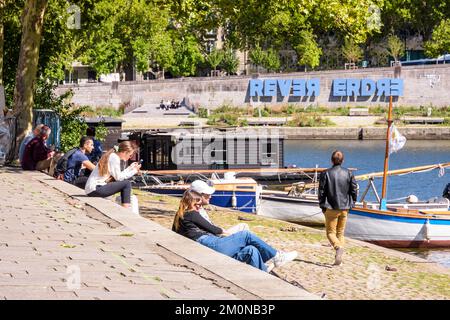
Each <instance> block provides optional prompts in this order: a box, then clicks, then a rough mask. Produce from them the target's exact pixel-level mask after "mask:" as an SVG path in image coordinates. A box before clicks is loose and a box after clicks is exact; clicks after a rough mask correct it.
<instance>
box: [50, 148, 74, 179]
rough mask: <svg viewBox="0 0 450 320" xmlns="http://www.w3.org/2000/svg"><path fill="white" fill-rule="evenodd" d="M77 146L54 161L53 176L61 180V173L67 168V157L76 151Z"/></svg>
mask: <svg viewBox="0 0 450 320" xmlns="http://www.w3.org/2000/svg"><path fill="white" fill-rule="evenodd" d="M77 150H78V148H73V149H71V150H69V151H67V152H66V153H65V154H64V155H63V156H62V157H61V158H60V159H59V160H58V162H57V163H56V167H55V172H54V173H53V177H55V178H58V179H61V180H63V175H64V173H65V172H66V170H67V162H68V161H69V158H70V157H71V156H72V155H73V154H74V153H75V151H77Z"/></svg>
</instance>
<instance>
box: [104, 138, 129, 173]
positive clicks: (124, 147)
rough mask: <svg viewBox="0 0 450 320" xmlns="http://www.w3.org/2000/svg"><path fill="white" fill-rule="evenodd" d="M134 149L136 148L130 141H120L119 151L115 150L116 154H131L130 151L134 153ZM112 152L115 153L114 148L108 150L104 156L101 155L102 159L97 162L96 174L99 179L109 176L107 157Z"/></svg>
mask: <svg viewBox="0 0 450 320" xmlns="http://www.w3.org/2000/svg"><path fill="white" fill-rule="evenodd" d="M136 149H137V147H136V145H135V144H134V143H132V142H130V141H122V142H121V143H120V144H119V149H118V150H117V152H131V151H133V152H134V151H136ZM114 152H116V149H114V148H111V149H109V150H108V151H107V152H106V153H105V154H103V155H102V157H101V158H100V160H99V161H98V173H99V175H100V176H101V177H104V176H109V166H108V161H109V156H110V155H111V154H112V153H114Z"/></svg>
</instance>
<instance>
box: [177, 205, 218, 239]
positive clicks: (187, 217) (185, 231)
mask: <svg viewBox="0 0 450 320" xmlns="http://www.w3.org/2000/svg"><path fill="white" fill-rule="evenodd" d="M172 231H175V232H177V233H179V234H181V235H183V236H185V237H187V238H189V239H192V240H195V241H197V239H198V238H200V237H201V236H203V235H208V234H213V235H220V234H222V233H223V230H222V229H221V228H219V227H217V226H215V225H213V224H211V223H209V222H208V221H207V220H206V219H205V218H203V217H202V216H201V215H200V213H198V212H197V211H188V212H186V213H185V214H184V217H183V219H180V226H179V228H178V230H175V224H174V225H173V226H172Z"/></svg>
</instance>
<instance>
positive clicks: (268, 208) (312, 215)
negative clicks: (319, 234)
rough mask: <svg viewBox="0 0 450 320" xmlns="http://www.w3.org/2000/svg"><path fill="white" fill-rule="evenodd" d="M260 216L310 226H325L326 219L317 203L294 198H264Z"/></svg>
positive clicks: (259, 212)
mask: <svg viewBox="0 0 450 320" xmlns="http://www.w3.org/2000/svg"><path fill="white" fill-rule="evenodd" d="M258 215H261V216H264V217H269V218H274V219H279V220H284V221H289V222H294V223H299V224H304V225H310V226H323V225H324V224H325V217H324V215H323V213H322V210H321V209H320V208H319V205H318V202H317V201H314V200H311V201H308V200H303V199H299V198H293V197H273V196H272V197H268V196H263V197H262V199H261V203H260V207H259V210H258Z"/></svg>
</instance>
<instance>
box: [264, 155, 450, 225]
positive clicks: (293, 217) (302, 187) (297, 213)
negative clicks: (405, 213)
mask: <svg viewBox="0 0 450 320" xmlns="http://www.w3.org/2000/svg"><path fill="white" fill-rule="evenodd" d="M445 168H450V162H447V163H438V164H432V165H425V166H419V167H412V168H404V169H398V170H391V171H388V172H387V175H388V176H394V175H405V174H414V173H421V172H428V171H430V170H445ZM383 173H384V172H374V173H368V174H362V175H356V176H355V179H356V181H364V180H368V181H369V183H368V184H367V188H366V189H365V190H364V192H363V193H362V196H361V198H360V200H359V201H358V202H356V203H355V207H357V208H363V207H366V208H370V209H379V208H380V201H381V198H380V196H379V195H378V192H377V189H376V188H375V184H374V179H376V178H379V177H382V176H383ZM318 186H319V185H318V182H317V173H316V175H315V176H314V178H313V181H312V182H311V183H303V182H299V183H294V184H293V185H292V186H291V187H289V188H287V189H286V191H278V190H263V191H262V193H261V202H260V207H259V211H258V214H260V215H263V216H267V217H270V218H275V219H279V220H285V221H289V222H295V223H299V224H304V225H309V226H323V225H324V224H325V218H324V215H323V213H322V210H321V209H320V208H319V201H318V195H317V190H318ZM370 190H372V191H373V193H374V194H375V197H376V198H377V202H370V201H365V197H366V195H367V194H368V192H369V191H370ZM449 206H450V201H449V200H448V199H446V198H441V197H435V198H431V199H427V200H422V201H419V200H418V199H416V197H415V196H414V195H410V196H408V197H404V198H401V199H397V200H396V201H390V202H388V203H387V204H386V208H387V209H389V210H394V211H395V210H397V211H400V210H404V209H408V210H426V211H433V212H435V211H439V212H446V211H448V210H449Z"/></svg>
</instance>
